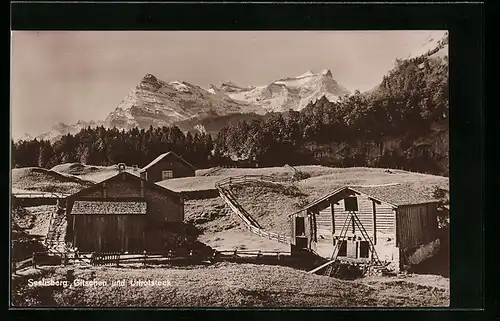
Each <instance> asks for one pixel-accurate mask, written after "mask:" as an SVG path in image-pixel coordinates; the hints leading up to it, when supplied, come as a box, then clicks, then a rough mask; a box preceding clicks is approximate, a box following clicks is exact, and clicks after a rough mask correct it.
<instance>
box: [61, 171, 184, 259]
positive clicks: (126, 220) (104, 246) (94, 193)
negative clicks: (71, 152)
mask: <svg viewBox="0 0 500 321" xmlns="http://www.w3.org/2000/svg"><path fill="white" fill-rule="evenodd" d="M66 218H67V221H68V228H67V232H66V241H67V242H70V243H71V244H72V245H73V246H74V247H77V248H78V249H79V250H80V251H82V252H93V251H95V252H114V251H117V252H138V251H143V250H146V249H147V244H154V243H155V242H160V240H155V239H152V238H155V237H157V234H155V233H148V230H149V229H151V228H154V227H155V226H162V224H168V223H170V222H182V221H183V220H184V200H183V198H182V197H181V195H180V194H178V193H176V192H173V191H171V190H169V189H166V188H164V187H161V186H159V185H156V184H154V183H151V182H148V181H146V180H144V179H141V178H139V177H138V176H136V175H133V174H130V173H128V172H125V171H121V172H118V173H117V174H116V175H115V176H112V177H110V178H108V179H106V180H104V181H102V182H100V183H97V184H95V185H93V186H90V187H87V188H84V189H82V190H80V191H79V192H77V193H75V194H72V195H70V196H68V198H67V201H66Z"/></svg>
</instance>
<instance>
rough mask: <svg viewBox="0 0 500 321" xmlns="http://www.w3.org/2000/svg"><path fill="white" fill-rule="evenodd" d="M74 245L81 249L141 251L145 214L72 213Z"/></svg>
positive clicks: (90, 250)
mask: <svg viewBox="0 0 500 321" xmlns="http://www.w3.org/2000/svg"><path fill="white" fill-rule="evenodd" d="M72 217H73V220H74V223H73V226H74V227H73V231H74V232H73V244H74V246H76V247H78V249H79V250H80V251H89V252H92V251H97V252H110V251H120V252H125V251H142V250H143V237H144V227H145V218H146V216H145V215H110V214H108V215H93V214H89V215H73V216H72Z"/></svg>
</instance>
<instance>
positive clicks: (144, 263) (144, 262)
mask: <svg viewBox="0 0 500 321" xmlns="http://www.w3.org/2000/svg"><path fill="white" fill-rule="evenodd" d="M143 255H144V260H143V261H142V264H143V265H146V258H147V255H146V250H144V252H143Z"/></svg>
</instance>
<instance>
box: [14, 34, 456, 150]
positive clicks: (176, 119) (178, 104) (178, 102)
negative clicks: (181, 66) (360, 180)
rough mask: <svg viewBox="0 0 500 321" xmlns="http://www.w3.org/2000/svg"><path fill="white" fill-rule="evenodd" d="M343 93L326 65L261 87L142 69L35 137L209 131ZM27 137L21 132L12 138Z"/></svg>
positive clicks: (430, 44) (431, 45)
mask: <svg viewBox="0 0 500 321" xmlns="http://www.w3.org/2000/svg"><path fill="white" fill-rule="evenodd" d="M447 39H448V38H447V35H446V36H445V37H444V38H443V39H434V38H432V37H429V38H428V39H427V40H426V41H425V43H424V44H423V45H422V46H421V47H419V48H417V50H415V51H414V52H412V53H410V54H409V55H408V56H407V57H403V59H411V58H414V57H419V56H422V55H429V54H432V55H433V56H436V57H437V58H443V57H447V52H448V42H447ZM375 88H376V87H375ZM349 94H351V93H350V91H349V90H348V89H346V88H345V87H344V86H342V85H341V84H339V83H338V82H337V81H336V80H335V79H334V77H333V75H332V72H331V71H330V70H328V69H325V70H323V71H321V72H312V71H307V72H305V73H303V74H301V75H299V76H295V77H284V78H281V79H278V80H275V81H272V82H271V83H269V84H267V85H263V86H248V87H245V86H240V85H238V84H235V83H234V82H231V81H226V82H222V83H221V84H219V85H214V84H212V85H210V86H209V87H208V88H202V87H200V86H198V85H196V84H191V83H188V82H186V81H171V82H166V81H163V80H161V79H159V78H158V77H156V76H155V75H153V74H151V73H148V74H146V75H145V76H144V77H143V78H142V79H141V80H140V81H139V83H138V84H137V85H136V86H135V87H134V88H133V89H131V90H130V92H129V93H128V94H127V95H126V96H125V98H124V99H123V100H122V101H121V102H120V103H119V104H118V106H117V107H116V108H115V110H113V111H112V112H111V113H110V114H109V115H108V116H107V117H106V118H105V119H104V120H96V121H78V122H77V123H76V124H72V125H67V124H64V123H59V124H57V125H55V126H53V128H52V130H51V131H49V132H47V133H44V134H42V135H39V136H37V137H36V138H37V139H45V140H51V141H55V140H57V139H58V138H60V137H61V136H62V135H65V134H76V133H78V132H79V131H80V130H81V129H82V128H86V127H89V126H90V127H95V126H101V125H102V126H104V127H108V128H109V127H116V128H118V129H130V128H134V127H138V128H141V129H142V128H144V129H145V128H149V127H150V126H153V127H159V126H172V125H177V126H179V128H180V129H181V130H183V131H199V132H210V133H214V132H217V131H218V130H219V129H220V128H221V127H222V126H224V125H225V124H226V123H227V122H236V121H238V120H242V119H243V120H249V119H254V118H259V117H266V115H268V114H269V113H275V112H287V111H288V110H296V111H300V110H302V109H304V108H305V107H306V106H307V105H308V104H309V103H310V102H314V101H316V100H317V99H319V98H321V97H323V96H325V97H326V98H327V99H328V100H330V101H332V102H333V101H335V100H337V99H339V98H340V97H342V96H345V95H349ZM30 138H31V137H30V136H29V135H25V136H23V137H21V138H17V139H16V140H19V139H30Z"/></svg>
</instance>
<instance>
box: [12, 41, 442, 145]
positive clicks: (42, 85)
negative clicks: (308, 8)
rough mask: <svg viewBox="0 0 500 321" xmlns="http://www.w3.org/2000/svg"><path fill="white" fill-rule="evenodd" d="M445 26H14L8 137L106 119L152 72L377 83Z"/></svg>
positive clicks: (204, 82) (218, 78)
mask: <svg viewBox="0 0 500 321" xmlns="http://www.w3.org/2000/svg"><path fill="white" fill-rule="evenodd" d="M443 33H444V32H442V31H204V32H188V31H135V32H131V31H125V32H120V31H111V32H109V31H78V32H75V31H57V32H55V31H41V32H38V31H14V32H13V33H12V73H11V93H12V95H11V114H12V134H13V135H14V136H18V135H22V134H23V133H25V132H26V133H29V134H31V135H38V134H40V133H42V132H45V131H48V130H50V128H51V127H52V126H53V125H54V124H56V123H58V122H65V123H75V122H76V121H78V120H103V119H104V118H105V117H106V116H107V115H108V114H109V113H110V112H111V111H113V110H114V109H115V108H116V106H117V105H118V104H119V103H120V102H121V100H122V99H123V98H124V97H125V96H126V95H127V94H128V92H129V91H130V90H131V89H132V88H133V87H134V86H135V85H136V84H138V83H139V81H140V80H141V79H142V77H143V76H144V75H145V74H146V73H151V74H153V75H155V76H156V77H157V78H159V79H162V80H165V81H173V80H183V81H187V82H190V83H194V84H197V85H199V86H202V87H206V86H208V85H210V84H216V85H219V84H220V83H221V82H223V81H227V80H230V81H233V82H235V83H237V84H240V85H245V86H246V85H255V86H258V85H266V84H268V83H270V82H272V81H273V80H277V79H280V78H284V77H292V76H298V75H300V74H302V73H304V72H306V71H308V70H311V71H313V72H319V71H321V70H323V69H330V70H331V71H332V74H333V77H334V78H335V79H336V80H337V81H338V82H339V83H341V84H342V85H344V86H346V87H347V88H348V89H350V90H351V91H354V90H355V89H359V90H361V91H364V90H368V89H370V88H372V87H373V86H375V85H376V84H378V83H379V82H380V81H381V79H382V76H383V75H384V74H386V73H387V72H388V71H389V70H390V69H391V68H392V67H393V65H394V61H395V59H396V58H400V57H406V56H407V55H408V54H409V53H410V52H412V51H414V50H416V49H417V48H418V47H420V46H421V45H422V44H423V43H424V42H425V40H426V39H427V38H428V37H429V36H431V35H433V36H434V37H439V36H440V35H441V34H443Z"/></svg>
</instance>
